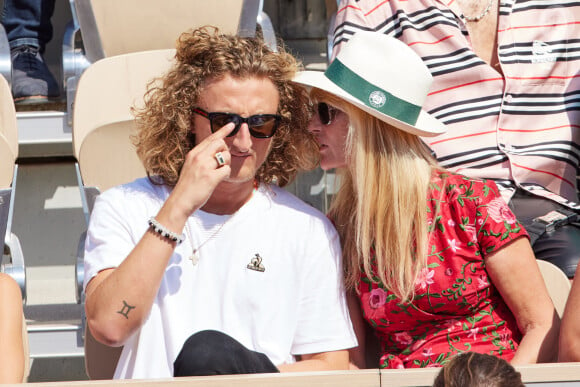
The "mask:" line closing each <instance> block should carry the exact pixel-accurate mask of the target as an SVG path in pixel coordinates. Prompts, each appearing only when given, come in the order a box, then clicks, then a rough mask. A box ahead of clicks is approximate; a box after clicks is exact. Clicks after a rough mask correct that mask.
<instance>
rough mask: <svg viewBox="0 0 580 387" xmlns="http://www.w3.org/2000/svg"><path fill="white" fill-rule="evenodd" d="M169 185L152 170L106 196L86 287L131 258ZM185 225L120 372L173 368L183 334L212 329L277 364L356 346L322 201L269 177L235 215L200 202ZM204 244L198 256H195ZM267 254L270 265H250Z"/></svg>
mask: <svg viewBox="0 0 580 387" xmlns="http://www.w3.org/2000/svg"><path fill="white" fill-rule="evenodd" d="M169 192H170V191H169V189H168V188H167V187H166V186H156V185H153V184H151V182H150V181H149V180H148V179H146V178H143V179H138V180H136V181H134V182H132V183H129V184H126V185H122V186H119V187H115V188H112V189H110V190H108V191H106V192H104V193H102V194H101V195H100V196H99V197H98V198H97V201H96V203H95V207H94V209H93V212H92V215H91V221H90V225H89V229H88V233H87V241H86V248H85V286H86V284H87V283H88V282H89V281H90V280H91V278H93V277H94V276H95V275H97V274H98V273H99V271H101V270H104V269H107V268H114V267H117V266H118V265H119V264H120V263H121V262H122V261H123V259H125V257H126V256H127V255H128V254H129V253H130V252H131V250H132V249H133V248H134V247H135V245H136V244H137V242H138V241H139V240H140V239H141V237H142V236H143V234H144V233H145V232H146V230H147V228H148V225H147V220H148V219H149V217H151V216H154V215H156V214H157V212H158V211H159V209H160V208H161V206H162V204H163V203H164V201H165V200H166V199H167V197H168V195H169ZM224 222H226V223H225V224H224ZM222 224H224V225H223V227H222V228H221V230H219V231H218V232H216V230H218V228H219V227H220V226H221V225H222ZM184 232H185V234H186V240H185V241H184V242H183V243H182V244H181V245H178V246H177V248H176V249H175V251H174V253H173V256H172V257H171V259H170V261H169V263H168V265H167V269H166V271H165V275H164V277H163V280H162V282H161V285H160V288H159V292H158V293H157V297H156V299H155V302H154V304H153V306H152V308H151V312H150V315H149V316H148V318H147V319H146V321H145V322H144V324H143V326H142V327H141V329H140V330H139V331H137V332H136V333H135V334H134V335H133V336H131V337H130V338H129V339H128V340H127V342H126V343H125V347H124V349H123V353H122V355H121V358H120V360H119V363H118V366H117V370H116V373H115V378H164V377H171V376H173V362H174V360H175V358H176V357H177V355H178V354H179V351H180V350H181V348H182V346H183V343H184V342H185V340H187V338H188V337H189V336H190V335H191V334H193V333H195V332H198V331H201V330H204V329H214V330H218V331H222V332H224V333H227V334H228V335H230V336H232V337H233V338H235V339H236V340H238V341H239V342H240V343H242V344H243V345H245V346H246V347H247V348H249V349H251V350H254V351H258V352H262V353H264V354H266V355H267V356H268V357H269V358H270V360H271V361H272V362H273V363H274V364H275V365H279V364H282V363H291V362H294V355H300V354H310V353H318V352H327V351H334V350H341V349H346V348H351V347H354V346H356V344H357V343H356V338H355V336H354V333H353V330H352V325H351V322H350V318H349V315H348V311H347V308H346V302H345V296H344V289H343V285H342V280H341V278H342V268H341V263H340V262H341V252H340V244H339V240H338V235H337V233H336V231H335V229H334V227H333V226H332V224H331V223H330V222H329V221H328V219H327V218H326V217H325V216H324V215H323V214H322V213H320V212H319V211H318V210H316V209H314V208H313V207H311V206H309V205H307V204H306V203H304V202H302V201H301V200H300V199H298V198H296V197H294V196H293V195H291V194H290V193H288V192H286V191H285V190H283V189H281V188H279V187H276V186H267V185H262V186H260V188H259V189H258V190H255V191H254V194H253V195H252V198H251V199H250V200H249V201H248V202H247V203H246V204H245V205H244V206H243V207H242V208H240V210H239V211H238V212H237V213H236V214H234V215H231V216H228V215H226V216H220V215H214V214H210V213H207V212H204V211H201V210H199V211H196V213H195V214H194V215H193V216H191V217H190V218H189V220H188V226H187V227H186V230H185V231H184ZM191 238H193V244H192V242H191V240H190V239H191ZM200 245H201V248H200V249H199V261H198V262H197V264H195V265H194V264H193V263H192V261H191V260H190V259H189V257H190V256H191V255H192V251H193V249H194V248H198V247H199V246H200ZM257 254H258V255H259V257H260V258H261V265H262V266H263V268H264V271H257V270H251V269H249V268H248V265H251V263H252V259H253V258H256V255H257ZM151 259H155V257H151Z"/></svg>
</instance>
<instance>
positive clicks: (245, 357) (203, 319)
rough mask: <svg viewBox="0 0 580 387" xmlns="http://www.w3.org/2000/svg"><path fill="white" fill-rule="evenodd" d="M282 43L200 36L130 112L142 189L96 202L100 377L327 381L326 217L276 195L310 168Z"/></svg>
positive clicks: (331, 269) (330, 265) (343, 342)
mask: <svg viewBox="0 0 580 387" xmlns="http://www.w3.org/2000/svg"><path fill="white" fill-rule="evenodd" d="M298 67H299V65H298V63H297V62H296V60H295V59H294V58H293V57H292V56H291V55H290V54H288V53H287V52H286V51H285V50H284V48H283V47H282V46H280V47H278V48H277V51H274V50H271V49H269V48H268V46H267V45H265V43H264V42H263V40H262V39H260V38H242V37H237V36H232V35H224V34H221V33H220V32H219V31H217V30H216V29H215V28H210V27H205V28H201V29H197V30H194V31H191V32H186V33H184V34H183V35H182V36H181V37H180V39H179V41H178V47H177V54H176V57H175V63H174V66H173V67H172V68H171V69H170V71H169V72H168V73H167V74H165V75H164V76H163V77H162V78H161V79H160V80H159V81H158V82H155V83H151V84H150V86H149V89H148V92H147V94H146V99H145V100H146V103H145V106H144V108H143V109H141V110H138V111H136V117H137V123H138V125H139V128H140V131H139V134H138V135H137V136H136V138H135V144H136V147H137V152H138V154H139V156H140V158H141V160H142V161H143V164H144V165H145V168H146V170H147V174H148V178H143V179H138V180H136V181H134V182H132V183H129V184H125V185H122V186H119V187H115V188H113V189H111V190H109V191H106V192H104V193H103V194H101V195H100V196H99V198H98V199H97V202H96V203H95V207H94V210H93V212H92V215H91V221H90V224H89V229H88V235H87V241H86V252H85V290H86V312H87V323H88V327H89V329H90V330H91V332H92V334H93V335H94V336H95V338H96V339H97V340H98V341H100V342H102V343H104V344H107V345H112V346H120V345H123V346H124V348H123V352H122V355H121V358H120V360H119V363H118V365H117V369H116V372H115V377H116V378H163V377H169V376H173V375H175V376H185V375H204V374H205V375H207V374H224V373H225V374H227V373H255V372H278V371H281V372H284V371H299V370H331V369H343V368H347V367H348V354H347V351H346V349H348V348H350V347H353V346H356V339H355V337H354V334H353V331H352V326H351V323H350V319H349V315H348V312H347V309H346V306H345V300H344V291H343V286H342V282H341V274H342V268H341V263H340V261H341V259H340V258H341V257H340V245H339V241H338V237H337V234H336V231H335V230H334V228H333V226H332V225H331V224H330V223H329V221H328V220H327V219H326V217H325V216H324V215H323V214H321V213H320V212H318V211H317V210H315V209H314V208H312V207H311V206H309V205H307V204H305V203H303V202H302V201H300V200H299V199H297V198H296V197H294V196H292V195H291V194H289V193H288V192H286V191H285V190H283V189H282V188H280V187H283V186H284V185H286V184H287V183H289V182H290V181H291V180H292V179H293V178H294V177H295V175H296V173H297V172H299V171H300V170H304V169H309V168H312V167H314V166H315V165H316V162H317V155H318V150H317V146H316V144H315V142H314V141H313V138H312V137H311V136H310V134H309V133H308V132H307V130H306V127H307V124H308V119H309V111H308V99H307V96H306V95H305V94H304V92H303V91H302V89H301V88H300V87H298V86H295V85H294V84H293V83H292V82H291V79H292V77H293V76H294V74H295V72H296V71H297V69H298Z"/></svg>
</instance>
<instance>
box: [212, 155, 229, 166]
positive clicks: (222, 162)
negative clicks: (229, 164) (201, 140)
mask: <svg viewBox="0 0 580 387" xmlns="http://www.w3.org/2000/svg"><path fill="white" fill-rule="evenodd" d="M213 157H215V161H217V163H218V168H219V167H222V166H224V165H225V164H226V160H225V159H224V155H223V154H222V152H218V153H216V154H215V155H214V156H213Z"/></svg>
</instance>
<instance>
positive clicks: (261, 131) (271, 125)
mask: <svg viewBox="0 0 580 387" xmlns="http://www.w3.org/2000/svg"><path fill="white" fill-rule="evenodd" d="M193 112H194V113H196V114H199V115H200V116H202V117H205V118H207V119H208V120H209V124H210V127H211V131H212V133H215V132H216V131H218V130H220V129H221V128H223V127H224V126H226V125H227V124H229V123H230V122H233V123H234V124H235V125H236V126H235V127H234V130H232V132H231V133H230V134H228V135H227V137H232V136H235V135H236V133H238V131H239V130H240V128H241V127H242V124H243V123H246V124H248V128H249V129H250V135H251V136H252V137H255V138H270V137H272V136H273V135H274V133H276V130H277V129H278V126H279V125H280V120H281V119H282V117H280V116H279V115H277V114H256V115H253V116H249V117H247V118H244V117H242V116H240V115H238V114H234V113H221V112H212V113H208V112H206V111H205V110H203V109H202V108H198V107H196V108H193Z"/></svg>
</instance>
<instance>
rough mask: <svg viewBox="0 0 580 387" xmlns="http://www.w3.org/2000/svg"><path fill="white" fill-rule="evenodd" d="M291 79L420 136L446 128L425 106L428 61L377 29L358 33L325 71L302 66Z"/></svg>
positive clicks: (429, 77)
mask: <svg viewBox="0 0 580 387" xmlns="http://www.w3.org/2000/svg"><path fill="white" fill-rule="evenodd" d="M293 81H294V82H296V83H299V84H302V85H305V86H308V87H316V88H319V89H321V90H324V91H326V92H328V93H331V94H334V95H335V96H337V97H339V98H341V99H343V100H345V101H346V102H349V103H351V104H353V105H355V106H357V107H359V108H360V109H362V110H364V111H365V112H367V113H369V114H371V115H373V116H375V117H377V118H378V119H380V120H382V121H385V122H387V123H388V124H391V125H393V126H395V127H396V128H399V129H401V130H404V131H406V132H409V133H413V134H416V135H418V136H427V137H433V136H437V135H439V134H441V133H444V132H445V131H446V127H445V125H444V124H443V123H442V122H441V121H439V120H438V119H436V118H435V117H433V116H431V115H429V113H427V112H425V111H424V110H423V109H422V107H423V103H424V102H425V98H426V97H427V93H428V92H429V87H430V86H431V82H432V81H433V77H432V76H431V73H430V72H429V70H428V69H427V66H425V64H424V63H423V61H422V60H421V58H420V57H419V56H418V55H417V54H416V53H415V52H414V51H413V50H412V49H411V48H409V46H407V45H406V44H405V43H403V42H401V41H399V40H398V39H395V38H393V37H390V36H387V35H384V34H381V33H378V32H367V31H361V32H357V33H356V34H354V35H353V37H352V38H351V39H350V40H349V41H348V42H347V43H346V44H345V45H344V47H343V48H342V50H341V51H340V52H339V53H338V55H337V57H336V59H335V60H334V61H333V62H332V63H331V64H330V65H329V66H328V69H327V70H326V71H325V72H321V71H301V72H298V73H297V74H296V76H295V77H294V79H293Z"/></svg>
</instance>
